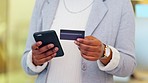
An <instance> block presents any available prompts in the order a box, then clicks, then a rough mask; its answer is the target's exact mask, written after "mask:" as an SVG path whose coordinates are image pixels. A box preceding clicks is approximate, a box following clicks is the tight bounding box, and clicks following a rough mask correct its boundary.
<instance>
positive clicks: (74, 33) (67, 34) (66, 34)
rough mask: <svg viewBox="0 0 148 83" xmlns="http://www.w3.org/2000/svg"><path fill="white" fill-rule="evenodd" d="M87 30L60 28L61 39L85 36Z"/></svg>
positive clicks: (74, 38)
mask: <svg viewBox="0 0 148 83" xmlns="http://www.w3.org/2000/svg"><path fill="white" fill-rule="evenodd" d="M84 36H85V31H81V30H64V29H61V30H60V39H62V40H76V39H77V38H84Z"/></svg>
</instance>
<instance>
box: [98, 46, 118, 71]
mask: <svg viewBox="0 0 148 83" xmlns="http://www.w3.org/2000/svg"><path fill="white" fill-rule="evenodd" d="M109 47H110V49H111V50H112V59H111V60H110V62H109V63H108V64H107V65H106V66H104V65H103V64H102V62H101V61H100V60H97V63H98V66H99V68H100V70H102V71H111V70H113V69H115V68H116V67H117V66H118V65H119V61H120V53H119V51H118V50H116V49H115V48H114V47H112V46H109Z"/></svg>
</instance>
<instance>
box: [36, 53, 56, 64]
mask: <svg viewBox="0 0 148 83" xmlns="http://www.w3.org/2000/svg"><path fill="white" fill-rule="evenodd" d="M55 55H56V53H54V54H53V55H51V56H48V57H46V58H43V59H40V60H36V61H35V62H36V64H37V65H42V64H44V63H45V62H48V61H49V60H51V59H52V58H53V57H54V56H55Z"/></svg>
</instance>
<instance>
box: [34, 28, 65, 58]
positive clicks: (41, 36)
mask: <svg viewBox="0 0 148 83" xmlns="http://www.w3.org/2000/svg"><path fill="white" fill-rule="evenodd" d="M33 36H34V39H35V41H36V42H38V41H42V45H41V46H40V47H43V46H45V45H48V44H50V43H52V44H54V46H55V47H58V48H59V50H58V52H57V55H56V57H60V56H63V55H64V51H63V49H62V46H61V44H60V41H59V39H58V37H57V34H56V32H55V31H54V30H49V31H41V32H35V33H34V34H33Z"/></svg>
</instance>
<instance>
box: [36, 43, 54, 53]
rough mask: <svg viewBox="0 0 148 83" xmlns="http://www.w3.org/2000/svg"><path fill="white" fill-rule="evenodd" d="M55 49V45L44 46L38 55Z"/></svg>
mask: <svg viewBox="0 0 148 83" xmlns="http://www.w3.org/2000/svg"><path fill="white" fill-rule="evenodd" d="M53 47H54V44H48V45H46V46H43V47H42V48H40V49H39V50H38V51H39V52H38V54H42V53H44V52H46V51H47V50H50V49H52V48H53Z"/></svg>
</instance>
